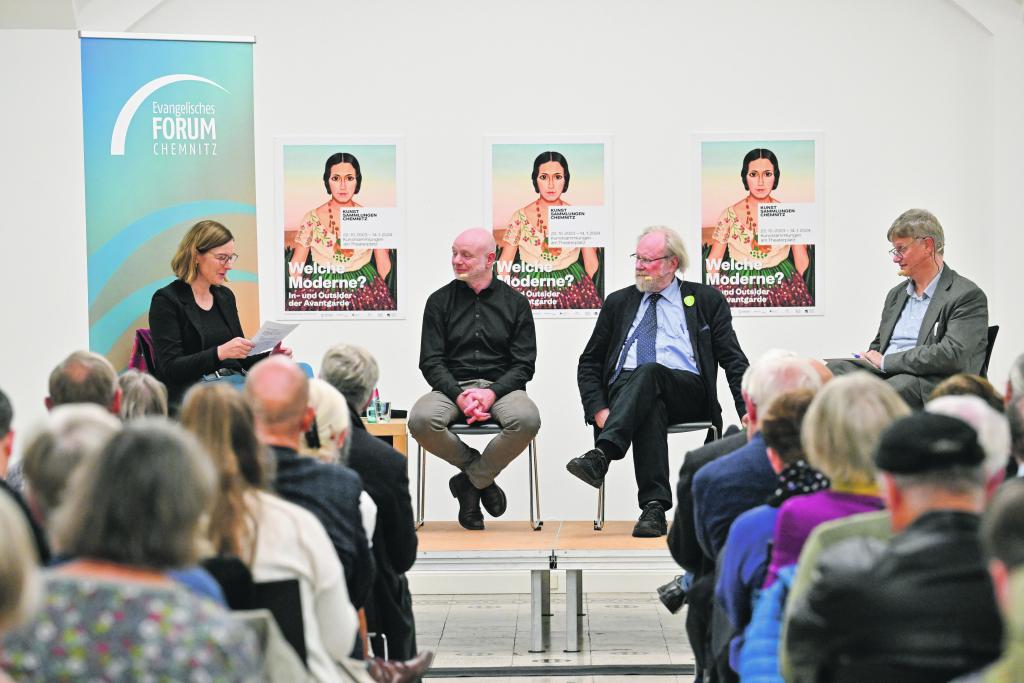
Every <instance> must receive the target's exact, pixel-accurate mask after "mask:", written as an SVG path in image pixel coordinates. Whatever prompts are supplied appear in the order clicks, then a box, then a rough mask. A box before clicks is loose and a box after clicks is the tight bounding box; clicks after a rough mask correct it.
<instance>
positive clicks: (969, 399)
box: [924, 395, 1010, 479]
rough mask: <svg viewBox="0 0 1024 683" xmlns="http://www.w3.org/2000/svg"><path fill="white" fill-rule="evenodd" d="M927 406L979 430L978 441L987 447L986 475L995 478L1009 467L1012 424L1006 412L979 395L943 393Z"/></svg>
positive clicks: (926, 407)
mask: <svg viewBox="0 0 1024 683" xmlns="http://www.w3.org/2000/svg"><path fill="white" fill-rule="evenodd" d="M924 409H925V410H926V411H927V412H929V413H935V414H936V415H948V416H949V417H955V418H957V419H958V420H963V421H964V422H966V423H967V424H969V425H970V426H971V427H972V428H974V431H976V432H977V433H978V443H979V444H980V445H981V449H982V450H983V451H985V461H984V462H983V463H982V466H983V469H984V470H985V478H986V479H991V478H992V477H994V476H996V475H997V474H999V473H1000V472H1002V471H1003V470H1004V469H1005V468H1006V463H1007V461H1009V459H1010V425H1009V423H1008V422H1007V421H1006V416H1005V415H1003V414H1001V413H999V412H998V411H996V410H993V409H992V407H991V406H989V405H988V404H987V403H985V401H984V400H983V399H981V398H978V397H977V396H963V395H957V396H940V397H939V398H937V399H935V400H933V401H929V402H928V404H927V405H926V406H925V407H924Z"/></svg>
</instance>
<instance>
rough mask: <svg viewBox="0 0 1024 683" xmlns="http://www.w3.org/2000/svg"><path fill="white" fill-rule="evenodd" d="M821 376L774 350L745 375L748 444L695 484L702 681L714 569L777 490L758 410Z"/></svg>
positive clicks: (691, 620) (693, 599)
mask: <svg viewBox="0 0 1024 683" xmlns="http://www.w3.org/2000/svg"><path fill="white" fill-rule="evenodd" d="M820 386H821V375H820V374H819V373H818V370H817V369H816V367H815V366H814V365H813V364H811V363H810V362H809V361H808V360H806V359H803V358H798V357H797V356H796V355H794V354H793V353H791V352H788V351H779V350H773V351H769V352H768V353H766V354H765V355H764V356H762V357H761V358H759V359H758V360H757V361H756V362H755V363H754V364H753V365H751V366H750V367H749V368H748V369H747V371H746V373H744V375H743V382H742V387H741V391H742V395H743V401H744V403H745V405H746V418H747V437H748V441H747V443H746V444H744V445H743V446H741V447H740V448H739V449H737V450H735V451H733V452H732V453H729V454H728V455H725V456H722V457H721V458H718V459H716V460H714V461H712V462H709V463H708V464H706V465H704V467H702V468H701V469H700V470H699V471H698V472H697V474H696V475H695V476H694V478H693V485H692V494H693V503H692V505H693V518H694V531H695V536H696V538H697V543H698V544H699V545H700V548H701V552H702V553H703V554H704V556H705V557H706V558H707V560H706V562H707V564H708V566H710V567H712V571H711V572H708V573H706V574H702V575H700V576H695V578H694V580H693V584H692V585H691V587H690V591H689V593H688V595H687V598H688V602H689V605H690V607H689V610H688V611H687V614H686V632H687V636H688V637H689V639H690V645H691V647H692V648H693V652H694V656H695V658H696V659H697V667H698V672H699V673H698V675H699V676H705V675H706V676H707V677H708V679H710V678H711V672H712V671H713V670H714V667H715V655H716V654H717V653H715V652H712V650H711V647H712V642H711V638H710V637H709V633H710V631H711V627H712V621H711V615H712V612H713V609H712V607H713V600H712V598H713V596H714V590H715V578H714V569H713V568H714V567H715V566H716V565H717V562H718V554H719V550H720V549H721V547H722V545H724V544H725V539H726V536H727V534H728V533H729V527H730V526H731V525H732V522H733V520H734V519H736V517H737V516H739V515H740V514H741V513H743V512H745V511H746V510H749V509H751V508H753V507H756V506H758V505H760V504H762V503H763V502H765V500H766V499H767V498H768V496H769V495H771V493H772V492H773V491H774V490H775V486H776V482H777V479H776V475H775V471H774V470H773V469H772V466H771V463H770V462H769V461H768V453H767V449H766V447H765V443H764V437H763V435H762V434H761V433H760V424H759V420H760V417H761V415H760V412H759V411H760V409H761V408H764V407H767V406H768V404H769V403H771V401H772V400H773V399H774V398H775V397H776V396H778V395H780V394H783V393H785V392H787V391H790V390H793V389H801V388H808V389H812V390H817V389H818V388H819V387H820Z"/></svg>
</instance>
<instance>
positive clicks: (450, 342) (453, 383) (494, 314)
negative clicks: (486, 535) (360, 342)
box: [409, 228, 540, 530]
mask: <svg viewBox="0 0 1024 683" xmlns="http://www.w3.org/2000/svg"><path fill="white" fill-rule="evenodd" d="M495 256H496V245H495V243H494V237H493V236H492V235H491V234H490V233H489V232H487V231H486V230H484V229H482V228H474V229H472V230H466V231H465V232H463V233H462V234H460V235H459V236H458V237H457V238H455V242H454V244H452V270H454V272H455V279H454V280H453V281H451V282H450V283H448V284H447V285H445V286H444V287H442V288H441V289H439V290H437V291H436V292H434V293H433V294H431V295H430V298H428V299H427V305H426V309H425V310H424V312H423V337H422V341H421V343H420V370H421V371H422V372H423V377H424V378H425V379H426V380H427V382H428V383H429V384H430V387H431V389H433V391H431V392H430V393H429V394H427V395H426V396H423V397H422V398H420V399H419V400H418V401H416V404H415V405H414V406H413V407H412V411H411V413H410V415H409V431H410V432H412V435H413V438H415V439H416V441H417V442H418V443H419V444H420V445H421V446H423V448H425V449H426V450H428V451H429V452H431V453H433V454H434V455H436V456H438V457H440V458H442V459H444V460H447V461H448V462H450V463H451V464H452V465H455V466H456V467H458V468H459V470H460V472H459V473H458V474H456V475H455V476H454V477H452V479H451V481H449V488H450V489H451V492H452V495H453V496H455V497H456V498H457V499H458V501H459V523H460V524H461V525H462V526H463V527H465V528H467V529H474V530H477V529H483V528H484V522H483V513H482V512H481V511H480V503H481V502H482V503H483V506H484V509H486V510H487V512H488V514H490V515H491V516H492V517H500V516H501V515H502V514H504V512H505V507H506V499H505V493H504V492H503V491H502V490H501V488H499V487H498V485H497V484H496V483H495V481H494V479H495V477H497V476H498V473H500V472H501V471H502V470H503V469H504V468H505V467H506V466H507V465H508V464H509V463H510V462H512V460H514V459H515V457H516V456H517V455H519V454H520V453H522V452H523V450H524V449H525V448H526V446H527V445H528V444H529V443H530V441H531V440H532V439H533V437H534V436H535V435H536V434H537V430H539V429H540V413H539V412H538V411H537V406H536V405H534V403H533V401H531V400H530V397H529V396H527V395H526V391H525V389H526V383H527V382H529V381H530V379H531V378H532V377H533V371H534V364H535V361H536V359H537V340H536V335H535V333H534V327H533V314H532V313H531V311H530V305H529V303H528V302H527V301H526V297H524V296H523V295H522V294H520V293H519V292H516V291H515V290H514V289H512V288H511V287H509V286H508V285H506V284H505V283H504V282H502V281H501V280H499V279H498V278H496V277H495V276H494V272H493V267H494V259H495ZM488 420H492V421H494V422H497V423H498V424H499V425H501V428H502V431H501V434H499V435H498V436H496V437H494V439H492V440H491V442H490V443H489V444H487V447H486V448H484V450H483V452H482V453H481V452H479V451H477V450H475V449H473V448H470V447H469V446H467V445H466V444H465V443H463V441H462V440H461V439H459V438H458V437H457V436H456V435H454V434H452V433H451V432H450V431H449V430H448V426H449V425H451V424H452V423H453V422H463V421H464V422H467V423H470V424H474V423H477V422H486V421H488Z"/></svg>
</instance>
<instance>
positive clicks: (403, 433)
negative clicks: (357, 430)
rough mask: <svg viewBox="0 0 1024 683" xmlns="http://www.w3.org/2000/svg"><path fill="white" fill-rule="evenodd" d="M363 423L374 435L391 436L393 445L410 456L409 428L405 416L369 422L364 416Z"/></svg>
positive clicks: (406, 455) (403, 453)
mask: <svg viewBox="0 0 1024 683" xmlns="http://www.w3.org/2000/svg"><path fill="white" fill-rule="evenodd" d="M363 425H364V426H365V427H366V431H368V432H370V434H372V435H374V436H377V437H380V436H389V437H391V446H392V447H393V448H394V449H395V450H396V451H398V452H399V453H401V454H402V455H404V456H405V457H406V458H408V457H409V431H408V429H409V428H408V424H407V422H406V419H405V418H404V417H393V418H391V420H390V421H388V422H367V421H366V418H365V417H364V418H363Z"/></svg>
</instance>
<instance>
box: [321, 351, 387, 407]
mask: <svg viewBox="0 0 1024 683" xmlns="http://www.w3.org/2000/svg"><path fill="white" fill-rule="evenodd" d="M379 377H380V368H379V367H378V365H377V360H376V359H375V358H374V357H373V354H372V353H370V352H369V351H367V350H366V349H364V348H363V347H361V346H355V345H354V344H335V345H334V346H332V347H331V348H329V349H327V352H326V353H325V354H324V359H323V360H322V361H321V362H320V378H321V379H323V380H326V381H327V383H328V384H330V385H331V386H333V387H334V388H335V389H337V390H338V391H340V392H341V393H342V394H343V395H344V396H345V399H346V400H347V401H348V402H349V403H350V404H352V407H353V408H355V409H356V410H357V411H359V410H362V409H363V406H365V405H366V403H367V401H369V400H370V395H371V394H373V387H374V386H376V384H377V379H378V378H379Z"/></svg>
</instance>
